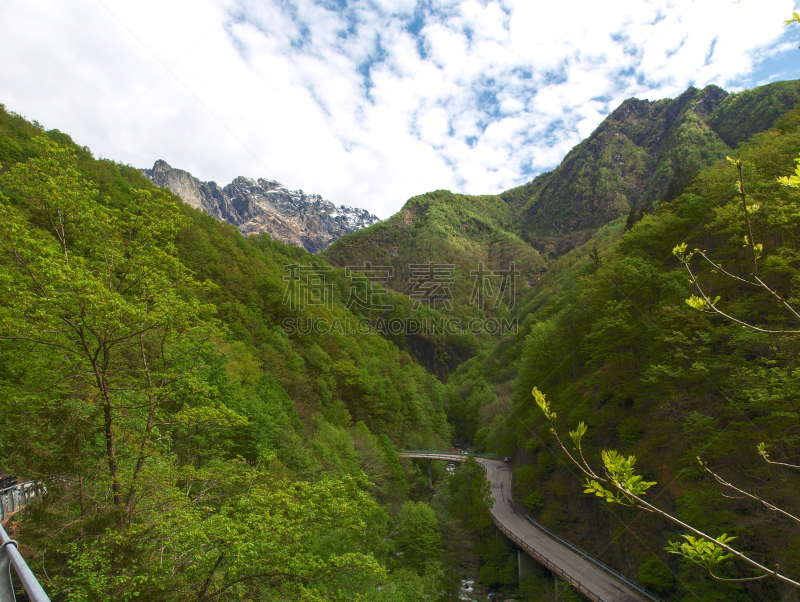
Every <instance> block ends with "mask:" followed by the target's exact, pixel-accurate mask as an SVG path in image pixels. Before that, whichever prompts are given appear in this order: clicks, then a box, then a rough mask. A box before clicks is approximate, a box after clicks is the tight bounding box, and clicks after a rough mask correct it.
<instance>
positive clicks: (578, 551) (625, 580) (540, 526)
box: [525, 514, 661, 602]
mask: <svg viewBox="0 0 800 602" xmlns="http://www.w3.org/2000/svg"><path fill="white" fill-rule="evenodd" d="M525 518H527V519H528V520H529V521H530V522H531V523H533V524H534V525H536V528H537V529H539V530H541V531H542V532H544V533H546V534H547V535H549V536H550V537H552V538H553V539H555V540H556V541H557V542H559V543H560V544H561V545H563V546H565V547H567V548H569V549H570V550H572V551H573V552H575V553H576V554H578V555H579V556H580V557H581V558H583V559H584V560H587V561H589V562H591V563H592V564H594V565H595V566H596V567H597V568H599V569H600V570H601V571H604V572H606V573H608V574H609V575H613V576H614V577H616V578H617V579H619V580H620V581H622V582H623V583H624V584H625V585H627V586H628V587H630V588H631V589H633V590H636V591H637V592H638V593H640V594H642V595H643V596H644V597H645V598H647V599H648V600H652V602H661V600H659V599H658V598H656V597H655V596H654V595H653V594H651V593H650V592H648V591H647V590H646V589H644V588H643V587H642V586H641V585H639V584H638V583H634V582H633V581H631V580H630V579H628V578H627V577H625V576H623V575H622V574H621V573H619V572H617V571H615V570H614V569H612V568H611V567H610V566H608V565H607V564H604V563H602V562H600V561H599V560H597V558H595V557H594V556H591V555H589V554H587V553H586V552H584V551H583V550H581V549H580V548H579V547H578V546H576V545H574V544H571V543H570V542H568V541H567V540H566V539H562V538H561V537H559V536H558V535H556V534H555V533H553V532H552V531H551V530H550V529H548V528H547V527H545V526H544V525H543V524H541V523H539V522H537V521H536V520H534V519H533V518H532V517H531V516H530V515H529V514H526V515H525Z"/></svg>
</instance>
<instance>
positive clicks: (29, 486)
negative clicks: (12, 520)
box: [0, 481, 45, 521]
mask: <svg viewBox="0 0 800 602" xmlns="http://www.w3.org/2000/svg"><path fill="white" fill-rule="evenodd" d="M44 492H45V487H44V485H42V484H41V483H40V482H39V481H27V482H25V483H19V484H17V485H12V486H11V487H6V488H5V489H0V521H4V520H6V518H8V517H9V516H10V515H12V514H13V513H14V512H16V511H17V510H19V509H20V508H24V507H25V506H26V505H27V504H28V502H29V501H30V500H32V499H33V498H37V497H39V496H41V495H42V494H43V493H44Z"/></svg>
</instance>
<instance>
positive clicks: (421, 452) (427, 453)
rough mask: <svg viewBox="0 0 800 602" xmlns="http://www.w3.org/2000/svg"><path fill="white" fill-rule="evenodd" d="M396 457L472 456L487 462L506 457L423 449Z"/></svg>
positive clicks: (411, 450)
mask: <svg viewBox="0 0 800 602" xmlns="http://www.w3.org/2000/svg"><path fill="white" fill-rule="evenodd" d="M397 455H398V456H404V455H405V456H413V455H421V456H434V457H435V456H460V457H462V458H467V457H469V456H470V455H472V456H473V457H475V458H485V459H487V460H502V459H503V458H505V457H506V456H500V455H497V454H470V453H469V452H462V451H440V450H435V451H430V450H425V449H404V450H402V451H400V452H398V454H397Z"/></svg>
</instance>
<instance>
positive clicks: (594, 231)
mask: <svg viewBox="0 0 800 602" xmlns="http://www.w3.org/2000/svg"><path fill="white" fill-rule="evenodd" d="M799 93H800V82H797V81H793V82H777V83H774V84H770V85H768V86H763V87H760V88H756V89H754V90H750V91H745V92H742V93H738V94H728V93H726V92H725V91H723V90H721V89H719V88H717V87H713V86H711V87H708V88H705V89H703V90H696V89H694V88H690V89H689V90H687V91H686V92H685V93H684V94H683V95H681V96H680V97H679V98H676V99H667V100H662V101H656V102H649V101H640V100H636V99H630V100H628V101H626V102H625V103H623V104H622V105H621V106H620V107H619V108H618V109H617V110H616V111H615V112H614V113H613V114H612V115H611V116H609V117H608V119H606V120H605V121H604V122H603V124H601V126H600V127H599V128H598V129H597V131H595V132H594V133H593V134H592V135H591V136H590V137H589V138H588V139H587V140H585V141H584V142H582V143H581V144H580V145H578V146H577V147H575V149H573V150H572V151H571V152H570V153H569V154H568V155H567V157H566V158H565V160H564V162H563V163H562V164H561V166H559V167H558V168H557V169H556V170H554V171H552V172H550V173H547V174H543V175H541V176H539V177H538V178H536V179H535V180H534V181H533V182H531V183H529V184H527V185H525V186H522V187H519V188H516V189H513V190H510V191H507V192H505V193H503V194H500V195H483V196H468V195H460V194H455V193H451V192H449V191H441V190H440V191H436V192H430V193H427V194H423V195H420V196H416V197H414V198H412V199H410V200H409V201H408V202H407V203H406V205H405V206H404V208H403V209H402V210H401V211H400V212H399V213H398V214H396V215H395V216H393V217H392V218H390V219H389V220H386V221H385V222H382V223H379V224H376V225H374V226H372V227H369V228H366V229H364V230H361V231H358V232H356V233H354V234H352V235H348V236H345V237H343V238H341V239H339V240H338V241H336V243H335V244H333V245H332V246H331V247H330V248H329V249H327V250H326V251H325V252H323V253H321V254H320V255H318V256H314V255H311V254H309V253H307V252H306V251H304V250H303V249H300V248H297V247H294V246H291V245H286V244H283V243H281V242H277V241H274V240H272V239H270V238H269V237H268V236H266V235H262V236H251V237H244V236H242V234H241V233H240V232H239V231H237V230H236V229H235V228H234V227H233V226H230V225H227V224H224V223H221V222H219V221H217V220H215V219H214V218H213V217H211V216H209V215H207V214H204V213H201V212H200V211H197V210H196V209H193V208H192V207H190V206H188V205H186V204H185V203H183V202H181V201H180V199H179V198H178V197H176V196H174V195H172V194H170V193H168V192H166V191H164V190H161V189H158V188H156V187H154V186H153V185H152V184H151V183H150V182H149V181H148V180H147V179H146V178H145V177H144V176H143V175H142V174H141V173H140V172H139V170H137V169H134V168H132V167H129V166H125V165H120V164H117V163H114V162H111V161H107V160H97V159H95V158H93V157H92V156H91V154H90V152H89V150H88V149H86V148H80V147H78V146H77V145H75V144H74V143H73V142H72V140H71V139H70V138H69V136H67V135H66V134H63V133H60V132H58V131H45V130H44V129H43V128H42V127H41V126H39V125H38V124H37V123H35V122H33V123H29V122H28V121H26V120H25V119H23V118H22V117H21V116H19V115H16V114H13V113H10V112H7V111H6V110H5V109H4V108H2V107H0V211H1V212H2V215H0V245H2V247H1V248H0V253H1V255H0V279H2V284H3V290H4V291H5V294H4V295H3V296H2V297H0V425H2V430H3V433H4V436H3V443H2V445H0V470H3V471H5V472H9V473H15V474H17V475H19V476H20V477H22V478H26V479H42V480H44V481H45V482H46V483H47V487H48V490H49V491H48V494H47V495H46V496H45V497H44V498H43V499H42V500H41V503H36V504H33V505H32V506H31V507H29V508H28V509H26V511H25V512H24V513H19V514H17V515H15V516H14V517H13V518H12V520H11V522H10V524H9V526H8V528H9V529H10V530H11V531H12V532H13V533H15V534H16V535H17V539H19V540H20V542H22V551H23V552H24V554H25V556H26V558H28V559H30V560H31V564H32V565H33V566H34V567H35V570H36V572H37V575H38V576H39V577H40V579H41V580H42V582H43V584H44V585H45V587H46V589H47V590H48V592H51V594H52V597H53V599H54V600H85V601H87V602H88V601H94V600H131V599H134V598H139V599H146V600H164V601H172V600H175V601H177V600H187V599H192V600H194V599H197V600H199V601H203V600H238V599H267V600H271V599H284V598H285V599H290V600H303V601H305V600H310V601H313V600H320V601H322V600H375V601H381V600H383V601H386V602H394V601H402V600H409V601H412V600H452V599H457V598H458V597H459V596H460V595H461V594H460V593H459V587H460V580H461V579H462V578H465V577H469V576H472V577H476V576H477V577H479V581H480V584H481V587H483V588H485V589H488V588H492V589H494V590H497V591H502V592H504V593H506V594H509V595H511V594H514V595H517V596H518V597H520V598H524V599H526V600H529V601H538V600H550V599H552V596H553V595H554V594H555V592H556V591H558V588H557V586H556V584H555V583H554V581H553V577H552V575H550V574H548V573H546V572H542V573H541V574H537V575H535V576H532V577H530V578H529V579H528V580H527V581H526V582H524V583H521V584H520V583H518V579H517V567H516V564H515V562H516V560H515V558H516V557H515V555H514V554H513V549H512V548H511V547H509V546H508V545H506V542H504V540H503V539H502V538H498V537H496V536H495V534H493V533H494V532H493V528H492V526H491V521H490V518H489V514H488V510H489V506H490V504H491V501H490V497H489V493H488V489H487V487H486V482H485V480H484V478H483V474H482V469H481V468H480V466H479V465H478V464H477V463H475V462H474V461H472V460H470V461H469V462H467V463H466V465H465V466H464V467H461V468H458V469H457V470H455V471H454V472H453V473H452V474H450V473H446V472H445V470H444V467H442V466H436V465H434V466H433V467H432V474H431V478H430V481H429V475H428V474H427V472H425V471H423V470H422V468H423V465H417V464H414V463H413V462H411V461H409V460H406V459H398V457H397V455H396V453H395V450H396V449H399V448H401V447H404V448H417V449H426V448H427V449H447V448H449V447H450V446H452V445H453V444H459V445H463V446H468V447H470V448H471V449H474V450H477V451H487V452H492V453H498V454H502V455H507V456H511V457H513V462H514V464H513V467H514V492H513V494H514V499H515V500H516V501H517V502H518V503H519V505H520V509H521V510H526V511H528V512H530V513H531V514H532V515H533V516H535V517H536V518H537V520H539V521H541V522H542V523H544V524H545V525H547V526H548V527H550V528H552V529H553V530H554V531H556V532H557V533H559V534H560V535H562V536H564V537H566V538H568V539H571V540H572V541H573V542H574V543H576V544H577V545H579V546H581V547H582V548H585V549H587V550H588V551H590V552H591V553H593V554H594V555H596V556H598V557H599V558H601V559H602V560H603V561H604V562H606V563H607V564H610V565H612V566H614V567H615V568H616V569H617V570H619V571H621V572H623V573H625V574H626V575H627V576H629V577H631V578H632V579H635V580H638V581H639V582H640V583H641V584H643V585H644V586H646V587H648V588H649V589H650V590H651V591H652V592H654V593H657V594H658V595H659V596H661V597H662V598H663V599H664V600H703V601H708V602H711V601H715V600H726V601H730V600H733V601H737V602H738V601H742V602H744V601H747V600H772V599H793V598H791V595H794V594H792V593H791V592H790V590H788V589H783V588H782V586H781V585H780V584H779V583H778V582H777V581H776V580H775V579H774V578H759V579H757V580H752V581H750V580H748V581H721V580H719V579H715V578H713V577H711V576H710V574H709V572H708V571H706V570H704V569H703V568H701V567H700V566H698V565H697V564H693V563H691V562H689V561H688V560H686V559H685V558H683V557H681V556H679V555H671V554H668V553H667V551H666V550H665V549H664V548H665V546H667V545H668V541H670V540H671V541H676V540H677V539H678V538H679V536H680V534H681V533H682V531H680V530H679V529H677V527H676V526H675V525H674V524H673V523H670V522H669V521H667V520H664V519H662V518H660V517H658V516H657V515H655V514H647V513H642V512H641V511H640V510H638V509H636V508H629V507H623V506H621V505H618V504H608V503H606V502H605V501H603V500H602V499H600V498H597V497H595V496H589V495H585V494H584V489H585V488H586V485H585V480H584V479H583V478H582V477H581V475H580V473H579V472H578V471H577V470H576V469H575V465H574V464H573V463H571V462H570V461H569V459H568V458H567V457H566V455H565V454H564V453H563V450H562V449H561V447H560V446H559V444H558V441H557V440H556V439H555V438H554V435H553V433H552V432H551V428H552V427H555V428H556V429H557V431H558V432H560V433H562V435H563V434H565V433H566V432H567V431H568V430H570V429H573V428H575V427H576V426H577V425H578V424H579V423H581V422H583V423H585V425H586V426H587V427H588V432H587V433H586V435H585V436H584V438H583V454H584V455H585V457H586V459H587V461H588V462H589V463H591V464H593V465H596V466H599V465H601V463H602V459H601V451H602V450H607V449H615V450H619V451H620V452H621V453H624V454H626V455H629V454H630V455H634V456H635V457H636V461H637V464H636V466H637V468H638V471H639V473H640V474H642V475H643V476H644V478H645V479H646V480H647V481H648V482H649V481H653V482H655V483H656V485H654V486H653V487H652V488H651V489H650V490H649V491H648V493H647V500H649V501H651V502H653V503H654V504H657V505H658V506H659V507H661V508H663V509H665V510H666V511H668V512H670V513H672V514H674V515H675V516H677V517H678V518H679V519H681V520H683V521H685V522H687V523H689V524H691V525H692V526H694V527H696V528H698V529H702V530H704V531H707V532H711V533H713V534H714V536H718V535H720V534H722V533H727V534H728V535H733V536H735V537H736V539H735V540H734V542H735V545H736V546H737V549H741V550H742V551H744V552H746V553H747V554H748V555H750V556H751V557H753V558H755V559H757V560H758V562H761V563H763V564H765V565H767V566H770V567H772V566H774V565H776V564H777V565H780V567H781V568H780V570H781V572H782V573H784V574H788V575H791V576H794V577H795V578H798V577H800V538H799V537H798V536H797V535H798V532H797V529H798V526H797V524H796V522H793V521H792V520H791V519H788V518H786V517H785V516H783V517H782V516H781V515H779V514H777V513H775V512H774V511H773V510H771V509H770V508H769V507H768V506H765V505H764V504H760V503H759V502H758V501H757V500H753V499H748V498H746V497H745V498H742V497H741V496H736V495H733V496H731V491H730V490H727V489H725V488H724V487H722V486H721V485H720V484H719V483H718V482H716V481H715V480H714V479H713V478H712V477H711V476H710V475H709V474H708V472H706V471H704V470H703V467H702V466H701V464H699V463H698V461H697V458H698V457H700V458H701V459H702V461H703V462H707V466H708V467H710V468H711V469H712V470H713V471H714V472H715V473H717V474H718V475H721V476H722V477H723V478H725V479H728V480H729V481H730V482H732V483H735V484H736V485H737V486H738V487H740V488H742V489H743V490H746V491H748V492H753V493H754V494H755V495H757V496H760V497H761V498H763V499H764V500H768V501H769V502H770V503H772V504H775V505H776V506H779V507H781V508H783V509H785V510H786V511H787V512H789V513H791V514H793V515H795V516H796V515H797V514H798V513H800V507H798V501H797V500H798V499H800V474H798V471H796V470H795V469H793V468H790V467H788V466H782V465H776V464H770V463H767V462H766V461H765V458H764V457H763V456H761V455H759V453H758V451H757V446H758V445H759V444H760V443H762V442H763V443H764V444H765V446H766V447H765V449H766V450H767V452H768V453H769V458H770V459H772V460H773V462H781V463H784V464H788V465H794V464H798V463H800V462H798V454H800V450H799V449H798V443H800V440H798V408H797V395H796V389H797V385H798V382H797V381H798V376H799V375H800V369H799V368H800V366H798V365H797V356H798V343H800V334H798V332H796V331H800V324H798V323H797V322H798V320H797V319H796V316H795V315H794V314H793V313H792V311H791V310H790V309H789V308H794V309H796V310H798V312H800V296H798V293H797V287H798V284H800V271H798V269H799V268H800V263H799V262H800V236H799V235H800V209H799V208H800V192H798V188H796V187H789V186H785V185H783V184H781V183H780V182H779V181H778V178H779V177H782V176H786V175H789V174H791V173H793V172H794V170H795V167H796V163H795V162H796V159H797V157H798V153H799V152H800V106H797V107H795V105H796V103H797V101H798V94H799ZM726 155H730V156H731V157H732V158H733V159H734V160H740V161H741V162H742V165H743V179H744V190H745V196H746V207H748V208H747V209H746V211H747V214H745V209H744V208H743V201H742V196H741V195H742V193H741V190H740V188H739V180H738V178H739V174H738V170H737V167H736V166H735V165H733V164H732V163H731V162H730V161H727V160H726V159H725V156H726ZM748 219H749V220H750V222H751V227H752V234H750V228H748V226H747V220H748ZM683 243H686V245H687V246H686V248H685V249H688V252H691V249H695V248H697V249H699V250H701V251H702V252H703V253H704V254H705V255H706V256H707V257H708V258H711V259H713V261H714V262H716V264H715V265H711V264H710V263H709V262H707V261H704V260H703V259H702V257H701V256H700V255H698V254H695V256H693V257H692V258H691V259H690V261H689V264H688V265H689V267H690V268H691V269H692V272H693V274H695V275H696V277H697V282H699V283H700V286H701V288H702V290H703V291H704V292H705V293H706V294H707V295H708V298H709V299H715V298H717V297H719V299H718V300H717V301H715V302H714V303H716V304H717V305H716V308H717V309H720V310H721V311H723V312H724V314H725V315H721V314H720V313H718V312H715V311H702V310H703V309H706V310H710V309H711V308H710V307H709V306H708V305H705V306H703V305H702V303H699V302H698V301H697V300H694V301H692V303H691V304H689V303H687V302H686V301H687V299H690V298H691V296H692V295H697V294H699V291H698V288H697V287H696V286H695V284H694V283H693V281H692V280H691V277H690V274H689V273H688V272H687V270H686V266H685V265H683V264H682V263H681V259H680V257H679V256H680V255H681V253H680V252H679V253H678V255H677V256H676V254H675V253H674V252H673V250H674V249H675V248H676V246H679V245H682V244H683ZM757 245H761V247H758V246H757ZM679 248H682V247H679ZM754 252H756V253H757V254H760V258H759V260H758V277H759V278H761V279H762V280H763V282H765V283H766V284H767V286H769V287H770V290H772V291H774V293H775V294H770V293H769V292H767V291H765V290H764V289H763V288H759V287H752V286H750V285H749V284H747V283H746V282H745V281H746V280H748V279H750V277H751V274H752V273H753V266H754V265H755V264H754V257H753V254H754ZM723 270H724V271H723ZM737 278H738V279H737ZM776 295H778V296H779V297H780V299H783V300H785V301H786V304H782V303H781V302H780V301H778V300H777V297H776ZM787 305H788V307H787ZM734 318H735V319H734ZM736 320H739V322H736ZM742 323H745V324H746V325H748V326H743V325H742ZM421 325H424V326H421ZM431 326H433V328H432V329H431ZM506 326H508V329H507V330H506V329H505V328H506ZM758 329H761V330H760V331H759V330H758ZM765 331H780V332H765ZM534 387H535V388H537V389H539V390H541V391H543V392H544V393H545V394H546V396H547V399H548V400H549V402H550V403H551V409H552V410H554V411H556V413H557V418H556V419H555V420H554V422H553V424H552V425H551V424H550V423H549V422H548V420H547V418H546V416H545V414H544V413H543V412H542V408H541V407H540V406H539V405H537V403H536V401H535V400H534V398H533V397H532V395H531V391H532V389H533V388H534ZM732 497H733V498H734V499H732ZM39 567H41V570H39ZM714 570H715V571H716V573H717V576H718V577H722V578H723V579H734V580H735V579H751V578H753V577H762V575H759V574H756V573H755V572H754V571H752V570H750V569H748V568H746V567H745V566H744V565H742V564H740V563H736V562H732V561H727V562H723V563H722V564H720V565H718V566H715V567H714ZM560 595H561V596H564V595H567V596H569V595H570V594H569V593H567V594H564V591H563V588H562V590H561V594H560Z"/></svg>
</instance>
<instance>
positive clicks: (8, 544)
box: [0, 481, 50, 602]
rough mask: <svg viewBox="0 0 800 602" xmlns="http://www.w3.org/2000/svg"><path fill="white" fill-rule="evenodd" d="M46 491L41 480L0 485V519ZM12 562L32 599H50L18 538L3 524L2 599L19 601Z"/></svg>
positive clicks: (41, 601)
mask: <svg viewBox="0 0 800 602" xmlns="http://www.w3.org/2000/svg"><path fill="white" fill-rule="evenodd" d="M46 491H47V490H46V488H45V487H44V486H43V485H42V484H41V483H39V482H38V481H29V482H27V483H20V484H18V485H14V486H12V487H6V488H5V489H0V521H2V520H5V519H6V518H7V517H9V516H11V515H12V514H13V513H14V512H16V511H18V510H21V509H22V508H24V507H25V506H26V505H27V504H28V502H29V501H30V500H32V499H33V498H36V497H39V496H41V495H43V494H44V493H45V492H46ZM12 566H13V567H14V570H15V572H16V573H17V577H18V578H19V581H20V583H21V584H22V587H24V588H25V593H26V594H27V595H28V599H29V600H30V601H31V602H50V598H48V597H47V594H46V593H45V591H44V590H43V589H42V586H41V585H39V581H38V580H37V579H36V575H34V574H33V572H32V571H31V569H30V568H28V565H27V563H26V562H25V559H24V558H23V557H22V555H21V554H20V553H19V551H18V550H17V542H16V541H14V540H13V539H11V538H10V537H9V536H8V533H6V530H5V529H4V528H3V525H2V524H0V602H16V599H17V598H16V595H15V593H14V583H13V581H12V580H11V567H12Z"/></svg>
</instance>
